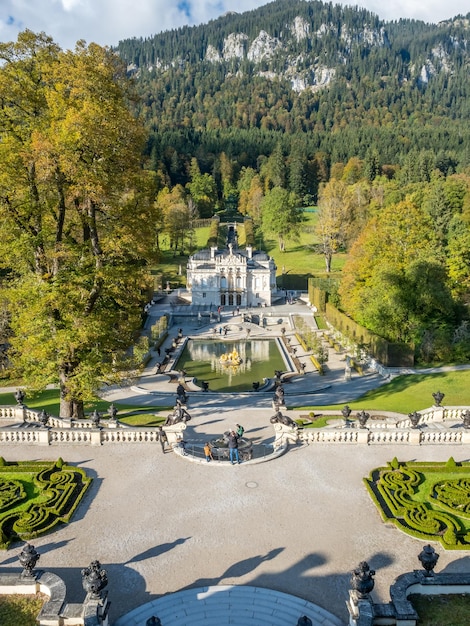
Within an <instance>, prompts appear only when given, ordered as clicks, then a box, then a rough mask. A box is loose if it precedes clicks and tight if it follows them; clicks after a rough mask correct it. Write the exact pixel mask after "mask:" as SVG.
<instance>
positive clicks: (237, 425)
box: [235, 424, 245, 437]
mask: <svg viewBox="0 0 470 626" xmlns="http://www.w3.org/2000/svg"><path fill="white" fill-rule="evenodd" d="M235 426H236V427H237V437H243V433H244V432H245V429H244V428H243V426H240V424H235Z"/></svg>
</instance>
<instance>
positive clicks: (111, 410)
mask: <svg viewBox="0 0 470 626" xmlns="http://www.w3.org/2000/svg"><path fill="white" fill-rule="evenodd" d="M108 413H109V417H110V418H111V419H112V420H115V419H116V415H117V409H116V407H115V406H114V404H110V405H109V409H108Z"/></svg>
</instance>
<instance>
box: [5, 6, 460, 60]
mask: <svg viewBox="0 0 470 626" xmlns="http://www.w3.org/2000/svg"><path fill="white" fill-rule="evenodd" d="M333 1H334V3H335V4H343V5H346V4H349V5H352V6H356V5H357V6H361V7H365V8H367V9H369V10H370V11H372V12H374V13H376V14H377V15H378V16H379V17H380V18H382V19H384V20H394V19H399V18H413V19H418V20H423V21H425V22H433V23H437V22H439V21H441V20H445V19H449V18H451V17H455V16H456V15H459V14H461V15H466V14H467V13H468V12H469V9H470V7H469V2H468V0H448V1H447V2H445V1H444V2H443V1H442V0H388V2H383V0H353V1H351V2H344V1H341V0H339V1H338V2H335V0H333ZM264 4H268V0H175V1H173V0H0V41H1V42H7V41H15V40H16V38H17V35H18V33H19V32H20V31H22V30H25V29H26V28H27V29H29V30H32V31H34V32H36V33H39V32H45V33H46V34H47V35H49V36H51V37H52V38H53V40H54V41H55V42H56V43H57V44H59V46H60V47H61V48H63V49H72V50H73V49H74V47H75V43H76V42H77V41H78V40H80V39H83V40H85V41H86V43H91V42H96V43H98V44H100V45H102V46H114V45H116V44H117V43H118V42H119V41H121V40H122V39H127V38H131V37H143V38H145V37H151V36H152V35H155V34H157V33H159V32H161V31H165V30H171V29H172V28H178V27H180V26H184V25H195V24H202V23H206V22H208V21H210V20H212V19H216V18H217V17H219V16H221V15H223V14H224V13H226V12H227V11H236V12H238V13H243V12H244V11H249V10H250V9H255V8H257V7H260V6H262V5H264Z"/></svg>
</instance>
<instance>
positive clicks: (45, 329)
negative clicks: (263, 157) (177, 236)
mask: <svg viewBox="0 0 470 626" xmlns="http://www.w3.org/2000/svg"><path fill="white" fill-rule="evenodd" d="M0 58H1V59H2V64H1V66H0V98H1V105H2V106H1V107H0V128H1V131H0V132H1V141H0V172H1V174H0V234H1V237H0V259H1V261H0V264H1V266H2V268H3V270H4V272H5V273H6V274H7V279H6V280H5V282H4V285H5V286H4V293H5V296H6V298H7V300H8V307H9V310H10V314H11V328H12V331H13V336H12V338H11V346H12V347H11V357H12V360H13V362H14V365H15V367H16V368H17V370H18V373H19V374H20V375H21V376H23V377H24V380H25V382H26V383H27V384H28V385H29V386H30V387H32V388H36V389H40V388H43V387H44V386H45V385H47V384H48V383H52V382H57V381H58V382H59V384H60V397H61V407H60V411H61V415H62V416H64V417H72V416H73V417H77V416H82V415H83V403H84V401H85V400H88V399H91V398H92V397H93V394H94V393H95V392H96V390H97V389H98V388H99V387H100V386H101V385H102V384H103V383H104V382H105V381H106V380H108V381H109V380H115V379H116V377H117V376H118V371H119V370H120V369H121V366H123V364H125V363H126V362H128V360H127V359H126V353H127V351H128V348H129V346H130V345H131V343H132V338H133V336H134V333H135V332H136V329H138V327H139V323H140V311H141V308H140V305H141V304H143V301H144V299H145V298H146V297H147V295H146V290H147V287H148V285H149V282H148V275H147V271H146V269H145V266H146V262H147V259H150V256H151V252H152V249H154V244H155V241H154V232H153V228H152V223H153V215H152V208H153V204H154V203H153V201H154V191H155V185H154V183H153V181H152V175H151V174H150V173H149V172H144V171H143V170H142V167H141V165H142V163H141V154H142V148H143V140H144V133H143V130H142V127H141V125H140V124H139V123H137V122H136V120H135V119H134V118H133V116H132V115H131V114H130V113H129V110H128V107H127V102H128V99H129V96H130V93H129V91H128V83H127V81H126V78H125V68H124V67H123V66H122V64H121V62H120V61H119V59H118V58H117V57H116V56H115V55H114V54H113V53H111V52H110V51H109V50H106V49H103V48H101V47H99V46H97V45H95V44H91V45H90V46H88V47H87V46H85V44H84V43H82V42H79V43H78V44H77V47H76V50H75V51H74V52H62V51H60V49H59V48H58V47H57V46H56V45H55V44H54V43H53V42H52V40H51V39H50V38H48V37H46V36H45V35H35V34H34V33H31V32H30V31H25V32H24V33H21V34H20V35H19V37H18V41H17V42H12V43H6V44H1V45H0Z"/></svg>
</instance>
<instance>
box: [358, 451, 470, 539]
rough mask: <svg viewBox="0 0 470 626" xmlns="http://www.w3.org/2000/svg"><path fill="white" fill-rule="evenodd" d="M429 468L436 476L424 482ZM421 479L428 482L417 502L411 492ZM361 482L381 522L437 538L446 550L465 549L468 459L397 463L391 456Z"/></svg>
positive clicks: (469, 521)
mask: <svg viewBox="0 0 470 626" xmlns="http://www.w3.org/2000/svg"><path fill="white" fill-rule="evenodd" d="M433 473H436V474H439V476H440V477H441V480H439V481H437V482H435V483H432V482H431V481H429V476H432V474H433ZM442 475H444V476H445V478H444V479H442ZM425 480H428V481H429V482H431V485H430V489H429V494H428V496H427V498H426V499H425V501H424V502H423V501H422V496H421V495H420V496H419V497H418V495H417V494H418V492H419V490H420V486H421V485H422V484H423V482H424V481H425ZM364 483H365V485H366V487H367V490H368V492H369V495H370V496H371V498H372V500H373V501H374V502H375V504H376V506H377V508H378V509H379V512H380V515H381V517H382V519H383V521H384V522H391V523H393V524H394V525H395V526H397V528H399V529H400V530H402V531H403V532H405V533H407V534H409V535H412V536H414V537H418V538H419V539H425V540H428V541H429V540H431V541H440V542H441V544H442V546H443V547H444V548H446V549H447V550H453V549H455V550H468V549H470V463H468V462H465V463H459V464H457V463H456V462H455V461H454V459H453V458H452V457H451V458H450V459H449V460H448V461H447V463H438V462H435V463H421V462H409V463H400V462H398V461H397V459H396V458H395V459H393V461H391V462H390V463H389V464H388V467H379V468H377V469H375V470H373V471H372V472H371V473H370V475H369V477H368V478H365V479H364ZM421 491H422V489H421Z"/></svg>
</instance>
